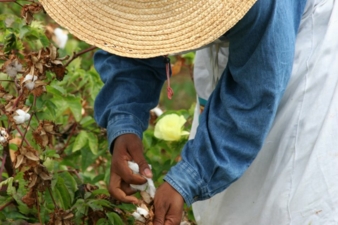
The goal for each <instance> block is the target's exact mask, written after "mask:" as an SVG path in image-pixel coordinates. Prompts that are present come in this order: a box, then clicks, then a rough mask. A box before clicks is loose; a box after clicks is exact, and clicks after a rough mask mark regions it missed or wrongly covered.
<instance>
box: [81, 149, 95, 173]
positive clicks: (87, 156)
mask: <svg viewBox="0 0 338 225" xmlns="http://www.w3.org/2000/svg"><path fill="white" fill-rule="evenodd" d="M96 158H97V157H96V156H95V155H93V153H92V152H91V151H90V150H89V149H88V148H81V170H82V171H86V170H87V168H88V167H89V166H90V165H91V164H93V163H94V162H95V160H96Z"/></svg>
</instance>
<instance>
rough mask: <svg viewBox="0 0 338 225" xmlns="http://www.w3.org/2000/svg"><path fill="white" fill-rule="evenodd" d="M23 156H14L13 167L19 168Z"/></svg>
mask: <svg viewBox="0 0 338 225" xmlns="http://www.w3.org/2000/svg"><path fill="white" fill-rule="evenodd" d="M24 158H25V157H24V156H23V155H18V157H16V164H15V169H17V168H19V166H20V165H21V164H22V162H23V159H24Z"/></svg>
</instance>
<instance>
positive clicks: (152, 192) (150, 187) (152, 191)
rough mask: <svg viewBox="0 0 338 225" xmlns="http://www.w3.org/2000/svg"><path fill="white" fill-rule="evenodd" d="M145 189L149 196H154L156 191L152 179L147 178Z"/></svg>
mask: <svg viewBox="0 0 338 225" xmlns="http://www.w3.org/2000/svg"><path fill="white" fill-rule="evenodd" d="M147 181H148V182H147V184H148V186H147V189H146V192H147V193H148V194H149V195H150V197H152V198H154V197H155V192H156V188H155V184H154V181H153V180H152V179H149V178H147Z"/></svg>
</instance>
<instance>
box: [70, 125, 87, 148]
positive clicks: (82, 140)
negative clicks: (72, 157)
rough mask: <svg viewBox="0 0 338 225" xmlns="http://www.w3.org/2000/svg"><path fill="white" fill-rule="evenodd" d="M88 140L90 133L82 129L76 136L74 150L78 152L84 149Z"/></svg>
mask: <svg viewBox="0 0 338 225" xmlns="http://www.w3.org/2000/svg"><path fill="white" fill-rule="evenodd" d="M87 142H88V133H87V132H86V131H84V130H82V131H80V133H79V134H78V135H77V136H76V138H75V141H74V144H73V150H72V151H73V152H76V151H78V150H80V149H82V148H83V147H84V146H85V145H86V144H87Z"/></svg>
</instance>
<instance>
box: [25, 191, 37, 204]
mask: <svg viewBox="0 0 338 225" xmlns="http://www.w3.org/2000/svg"><path fill="white" fill-rule="evenodd" d="M36 198H37V194H36V191H35V190H34V189H31V190H30V191H29V192H28V193H27V194H26V195H25V196H23V197H22V201H23V202H24V203H25V204H26V205H27V206H28V207H32V206H34V205H35V204H36Z"/></svg>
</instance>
